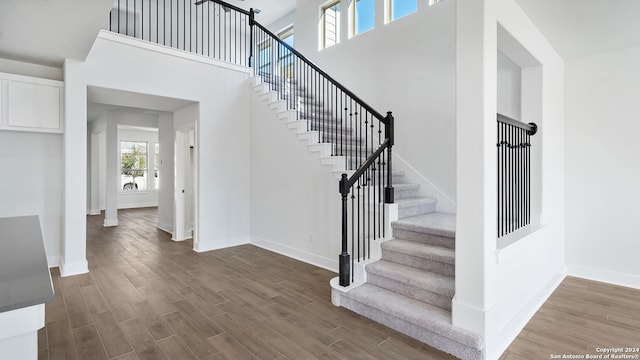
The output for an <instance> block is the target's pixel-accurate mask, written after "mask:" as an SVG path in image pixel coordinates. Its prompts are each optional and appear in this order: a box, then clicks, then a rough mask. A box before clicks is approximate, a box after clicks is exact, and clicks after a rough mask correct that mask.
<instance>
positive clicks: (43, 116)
mask: <svg viewBox="0 0 640 360" xmlns="http://www.w3.org/2000/svg"><path fill="white" fill-rule="evenodd" d="M0 83H1V86H0V100H1V102H0V130H13V131H33V132H48V133H62V132H63V129H64V126H63V120H62V119H63V118H64V113H63V96H64V83H63V82H62V81H55V80H47V79H40V78H34V77H29V76H21V75H14V74H6V73H0Z"/></svg>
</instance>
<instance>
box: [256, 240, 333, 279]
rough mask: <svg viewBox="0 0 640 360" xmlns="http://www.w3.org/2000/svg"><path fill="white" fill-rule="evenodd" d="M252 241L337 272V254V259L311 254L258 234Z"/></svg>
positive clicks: (282, 253) (266, 248) (257, 244)
mask: <svg viewBox="0 0 640 360" xmlns="http://www.w3.org/2000/svg"><path fill="white" fill-rule="evenodd" d="M250 243H251V244H253V245H255V246H257V247H261V248H263V249H265V250H269V251H273V252H275V253H278V254H281V255H284V256H287V257H290V258H292V259H296V260H300V261H302V262H306V263H308V264H311V265H315V266H317V267H321V268H323V269H326V270H329V271H333V272H337V270H338V259H337V257H338V256H337V255H336V259H335V260H334V259H327V258H325V257H322V256H318V255H316V254H311V253H308V252H306V251H302V250H299V249H295V248H292V247H289V246H286V245H282V244H278V243H275V242H273V241H269V240H267V239H263V238H260V237H257V236H252V237H251V239H250Z"/></svg>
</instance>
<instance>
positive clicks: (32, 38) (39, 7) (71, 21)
mask: <svg viewBox="0 0 640 360" xmlns="http://www.w3.org/2000/svg"><path fill="white" fill-rule="evenodd" d="M112 3H113V0H91V1H78V0H55V1H54V0H1V1H0V57H2V58H7V59H12V60H18V61H25V62H31V63H36V64H42V65H48V66H55V67H60V66H61V65H62V63H63V61H64V59H65V58H68V59H74V60H80V61H82V60H84V59H85V58H86V57H87V54H89V51H90V50H91V46H93V43H94V41H95V39H96V36H97V34H98V32H99V31H100V26H102V24H103V23H104V20H105V16H106V15H105V14H108V13H109V9H110V8H111V4H112Z"/></svg>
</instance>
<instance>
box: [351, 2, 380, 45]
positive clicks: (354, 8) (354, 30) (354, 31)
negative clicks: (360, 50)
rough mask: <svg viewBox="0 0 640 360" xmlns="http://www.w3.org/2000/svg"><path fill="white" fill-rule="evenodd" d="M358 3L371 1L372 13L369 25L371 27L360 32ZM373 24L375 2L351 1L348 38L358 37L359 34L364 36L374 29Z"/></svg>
mask: <svg viewBox="0 0 640 360" xmlns="http://www.w3.org/2000/svg"><path fill="white" fill-rule="evenodd" d="M359 1H372V2H373V4H372V5H373V12H372V14H371V15H372V18H371V20H372V23H371V27H370V28H368V29H365V30H363V31H361V32H358V24H357V21H358V2H359ZM375 23H376V0H351V2H350V4H349V37H350V38H352V37H354V36H357V35H360V34H364V33H366V32H367V31H371V30H373V29H374V28H375V26H376V25H375Z"/></svg>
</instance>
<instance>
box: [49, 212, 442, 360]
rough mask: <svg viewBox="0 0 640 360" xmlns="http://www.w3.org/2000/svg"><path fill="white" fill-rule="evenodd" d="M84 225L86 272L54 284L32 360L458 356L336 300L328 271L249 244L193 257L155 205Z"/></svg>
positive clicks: (187, 243) (90, 219) (97, 218)
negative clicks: (110, 222) (159, 219)
mask: <svg viewBox="0 0 640 360" xmlns="http://www.w3.org/2000/svg"><path fill="white" fill-rule="evenodd" d="M103 220H104V218H103V216H90V217H87V260H88V261H89V269H90V272H89V273H88V274H83V275H78V276H71V277H65V278H61V277H60V273H59V271H58V269H57V268H54V269H52V275H53V284H54V288H55V293H56V296H55V301H54V302H52V303H49V304H47V305H46V312H45V316H46V326H45V327H44V328H43V329H41V330H40V331H39V333H38V335H39V338H38V343H39V359H41V360H42V359H49V360H58V359H64V360H75V359H78V360H87V359H119V360H125V359H127V360H130V359H139V360H144V359H179V360H181V359H206V360H222V359H232V360H242V359H277V360H285V359H291V360H294V359H295V360H298V359H310V360H311V359H385V360H386V359H453V357H451V356H449V355H447V354H444V353H442V352H440V351H437V350H435V349H432V348H430V347H428V346H426V345H424V344H422V343H420V342H417V341H415V340H413V339H411V338H409V337H406V336H404V335H402V334H400V333H397V332H395V331H393V330H390V329H388V328H386V327H384V326H382V325H379V324H377V323H375V322H373V321H370V320H368V319H366V318H363V317H361V316H358V315H356V314H354V313H352V312H350V311H348V310H345V309H342V308H337V307H334V306H333V305H332V304H331V300H330V299H331V292H330V287H329V279H331V278H332V277H334V276H335V274H334V273H332V272H330V271H327V270H324V269H320V268H317V267H314V266H311V265H308V264H305V263H302V262H299V261H296V260H293V259H290V258H287V257H285V256H281V255H278V254H275V253H272V252H269V251H266V250H263V249H260V248H258V247H255V246H251V245H244V246H238V247H233V248H229V249H223V250H217V251H211V252H207V253H201V254H199V253H195V252H193V251H192V250H191V249H192V243H191V241H185V242H179V243H177V242H173V241H171V240H170V236H169V235H168V234H166V233H164V232H162V231H160V230H157V229H156V228H155V221H156V209H155V208H147V209H131V210H121V211H119V226H117V227H113V228H104V227H103V226H102V223H103Z"/></svg>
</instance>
